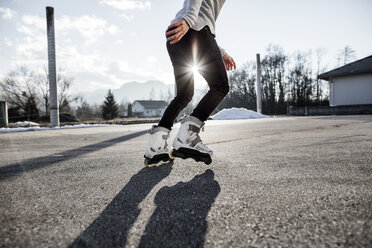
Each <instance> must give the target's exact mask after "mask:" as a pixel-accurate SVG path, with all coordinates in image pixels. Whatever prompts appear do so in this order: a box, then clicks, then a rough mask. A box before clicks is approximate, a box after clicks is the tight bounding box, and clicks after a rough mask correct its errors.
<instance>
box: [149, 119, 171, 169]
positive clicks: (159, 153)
mask: <svg viewBox="0 0 372 248" xmlns="http://www.w3.org/2000/svg"><path fill="white" fill-rule="evenodd" d="M169 133H170V130H169V129H167V128H165V127H159V126H152V128H151V129H150V136H149V141H148V143H147V147H146V151H145V155H144V157H145V166H149V165H152V164H157V163H159V162H160V161H163V162H167V161H170V160H173V159H171V158H170V157H169V151H170V150H171V148H170V147H169V146H168V143H167V139H168V138H169Z"/></svg>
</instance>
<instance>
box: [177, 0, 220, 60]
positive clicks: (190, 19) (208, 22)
mask: <svg viewBox="0 0 372 248" xmlns="http://www.w3.org/2000/svg"><path fill="white" fill-rule="evenodd" d="M225 1H226V0H185V2H184V3H183V8H182V9H181V10H180V11H179V12H178V13H177V15H176V18H175V19H174V20H173V21H172V24H174V23H176V22H179V21H181V20H182V19H185V21H186V22H187V23H188V24H189V26H190V28H191V29H194V30H196V31H199V30H201V29H202V28H203V27H205V26H208V27H209V29H210V30H211V32H212V34H213V35H214V36H215V35H216V20H217V17H218V15H219V13H220V11H221V8H222V6H223V4H224V3H225ZM220 50H221V55H222V57H223V56H224V55H225V54H226V52H225V50H224V49H223V48H221V47H220Z"/></svg>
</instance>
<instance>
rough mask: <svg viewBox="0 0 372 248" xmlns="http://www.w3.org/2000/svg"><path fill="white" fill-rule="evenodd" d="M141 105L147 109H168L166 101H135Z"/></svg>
mask: <svg viewBox="0 0 372 248" xmlns="http://www.w3.org/2000/svg"><path fill="white" fill-rule="evenodd" d="M134 102H138V103H139V104H141V105H142V106H143V107H144V108H145V109H160V108H166V107H167V106H168V103H167V102H166V101H134Z"/></svg>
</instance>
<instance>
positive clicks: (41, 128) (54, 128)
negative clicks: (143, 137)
mask: <svg viewBox="0 0 372 248" xmlns="http://www.w3.org/2000/svg"><path fill="white" fill-rule="evenodd" d="M36 124H37V123H36ZM104 126H112V125H106V124H79V125H66V126H62V127H39V126H36V127H17V128H5V127H3V128H0V133H10V132H27V131H41V130H60V129H73V128H88V127H104Z"/></svg>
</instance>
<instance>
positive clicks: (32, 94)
mask: <svg viewBox="0 0 372 248" xmlns="http://www.w3.org/2000/svg"><path fill="white" fill-rule="evenodd" d="M57 80H58V87H59V107H60V111H61V112H71V108H70V103H72V102H74V101H77V100H78V99H79V96H76V95H73V94H72V93H71V92H70V88H71V85H72V83H73V78H67V77H65V76H64V75H63V73H61V72H60V70H59V73H58V78H57ZM0 88H1V89H2V96H3V98H4V99H5V100H6V101H7V102H8V103H9V105H10V107H14V108H17V109H21V110H22V111H23V112H24V113H27V110H29V109H32V108H30V104H31V103H33V104H34V105H35V107H36V108H37V109H38V111H41V107H42V109H43V111H42V112H44V111H45V113H46V114H47V113H48V111H49V82H48V73H47V70H46V67H45V68H44V73H41V74H40V73H36V72H35V71H32V70H30V69H28V68H27V67H26V66H21V67H18V68H17V69H15V70H13V71H11V72H10V73H8V74H7V75H6V76H5V77H3V78H2V79H1V81H0Z"/></svg>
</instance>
